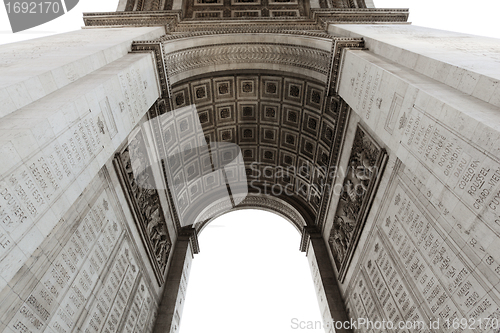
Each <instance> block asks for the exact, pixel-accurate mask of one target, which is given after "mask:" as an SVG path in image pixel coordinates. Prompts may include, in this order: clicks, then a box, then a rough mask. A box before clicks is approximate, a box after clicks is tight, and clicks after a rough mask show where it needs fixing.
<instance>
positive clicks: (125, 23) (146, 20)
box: [83, 11, 181, 32]
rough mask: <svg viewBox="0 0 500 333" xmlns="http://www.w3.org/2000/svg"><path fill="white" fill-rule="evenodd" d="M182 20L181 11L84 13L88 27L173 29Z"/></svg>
mask: <svg viewBox="0 0 500 333" xmlns="http://www.w3.org/2000/svg"><path fill="white" fill-rule="evenodd" d="M180 20H181V11H147V12H104V13H83V22H84V23H85V26H86V27H115V28H118V27H153V26H164V27H165V31H166V32H170V31H173V29H174V28H175V26H176V25H177V23H178V22H179V21H180Z"/></svg>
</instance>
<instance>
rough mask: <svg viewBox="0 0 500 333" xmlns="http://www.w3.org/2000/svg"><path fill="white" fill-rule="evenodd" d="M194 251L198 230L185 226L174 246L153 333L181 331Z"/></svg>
mask: <svg viewBox="0 0 500 333" xmlns="http://www.w3.org/2000/svg"><path fill="white" fill-rule="evenodd" d="M195 243H196V244H195ZM194 253H197V240H196V230H195V229H194V228H191V227H184V228H182V230H181V231H180V233H179V235H178V238H177V242H176V244H175V247H174V252H173V257H172V262H171V264H170V268H169V270H168V274H167V280H166V282H165V283H166V284H165V289H164V291H163V296H162V299H161V303H160V306H159V307H158V317H157V318H156V323H155V327H154V330H153V333H176V332H179V327H180V321H181V318H182V310H183V307H184V300H185V298H186V287H187V283H188V278H189V272H190V270H191V261H192V260H193V254H194Z"/></svg>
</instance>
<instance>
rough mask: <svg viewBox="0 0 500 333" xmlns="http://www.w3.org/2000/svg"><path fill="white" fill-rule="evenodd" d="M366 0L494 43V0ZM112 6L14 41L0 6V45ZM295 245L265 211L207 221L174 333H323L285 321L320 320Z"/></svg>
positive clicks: (112, 4)
mask: <svg viewBox="0 0 500 333" xmlns="http://www.w3.org/2000/svg"><path fill="white" fill-rule="evenodd" d="M374 1H375V5H376V6H377V7H378V8H410V19H409V21H410V22H413V24H415V25H421V26H428V27H432V28H437V29H444V30H453V31H458V32H465V33H471V34H477V35H483V36H489V37H496V38H500V23H499V22H500V20H499V19H498V17H497V16H498V13H500V1H499V0H484V1H476V2H470V1H464V0H432V1H431V0H374ZM117 4H118V1H117V0H112V1H109V0H80V2H79V4H78V5H77V6H76V7H75V8H74V9H73V10H71V11H70V12H68V13H67V14H65V15H63V16H61V17H59V18H57V19H55V20H53V21H51V22H48V23H46V24H43V25H41V26H38V27H35V28H32V29H29V30H26V31H23V32H19V33H16V34H13V33H12V32H11V29H10V25H9V21H8V18H7V14H6V11H5V7H4V6H2V5H0V44H5V43H10V42H15V41H19V40H26V39H31V38H37V37H43V36H47V35H50V34H55V33H60V32H66V31H72V30H77V29H79V28H80V27H81V26H83V20H82V12H99V11H101V12H102V11H115V10H116V6H117ZM0 70H1V69H0ZM299 243H300V236H299V234H298V232H297V231H296V230H295V229H294V227H293V226H292V225H291V224H290V223H288V222H286V221H285V220H283V219H281V218H279V217H277V216H276V215H272V214H270V213H266V212H260V211H252V210H242V211H238V212H234V213H231V214H227V215H224V216H222V217H221V218H219V219H217V220H216V221H214V222H212V223H211V224H210V225H209V226H208V227H207V228H206V229H205V230H204V231H203V232H202V234H201V236H200V247H201V253H200V254H198V255H196V256H195V259H194V261H193V267H192V271H191V276H190V281H189V286H188V291H187V299H186V306H185V308H184V314H183V318H182V325H181V333H205V332H217V333H246V332H249V333H255V332H259V333H267V332H269V333H283V332H311V333H312V332H323V330H320V329H318V330H293V329H291V319H292V318H299V319H300V320H307V321H315V320H320V314H319V309H318V305H317V301H316V295H315V293H314V287H313V283H312V278H311V273H310V271H309V267H308V263H307V259H306V257H305V254H304V253H301V252H299V250H298V247H299ZM195 295H201V296H202V297H201V299H195V298H194V297H195Z"/></svg>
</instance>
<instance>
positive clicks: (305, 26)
mask: <svg viewBox="0 0 500 333" xmlns="http://www.w3.org/2000/svg"><path fill="white" fill-rule="evenodd" d="M213 9H214V8H208V9H207V10H196V11H194V12H191V13H190V14H186V13H183V12H182V11H180V10H165V11H161V10H157V11H127V12H104V13H84V14H83V21H84V23H85V26H86V27H125V26H142V27H144V26H164V27H165V31H166V32H167V33H174V32H175V33H177V32H196V31H210V32H213V31H221V32H227V33H229V32H273V31H274V32H278V31H279V32H282V31H284V30H292V31H293V30H295V31H314V30H319V31H321V30H322V31H325V30H326V29H327V28H328V24H330V23H331V24H341V23H349V24H377V23H391V24H394V23H407V21H408V16H409V11H408V9H400V8H389V9H386V8H313V9H311V10H310V13H309V15H301V14H300V13H301V11H300V10H298V9H295V11H293V10H290V8H286V9H287V10H271V11H268V12H265V13H267V14H270V15H271V16H263V15H262V13H261V12H260V11H255V10H252V8H251V7H250V8H241V7H238V8H237V9H238V10H231V11H230V15H232V16H229V17H223V13H224V10H213ZM217 9H221V8H217ZM242 9H244V10H242ZM294 13H299V15H296V14H294ZM254 14H256V15H254ZM186 15H187V16H186Z"/></svg>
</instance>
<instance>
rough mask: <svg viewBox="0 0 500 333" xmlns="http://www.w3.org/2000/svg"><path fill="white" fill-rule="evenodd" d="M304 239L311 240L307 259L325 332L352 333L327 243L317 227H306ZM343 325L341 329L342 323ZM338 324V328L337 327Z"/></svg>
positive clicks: (308, 245)
mask: <svg viewBox="0 0 500 333" xmlns="http://www.w3.org/2000/svg"><path fill="white" fill-rule="evenodd" d="M303 237H306V238H308V239H309V241H308V244H307V258H308V261H309V266H310V268H311V273H312V276H313V281H314V287H315V290H316V295H317V297H318V303H319V307H320V310H321V315H322V318H323V324H324V327H325V332H328V333H333V332H336V333H343V332H346V333H347V332H352V330H351V329H350V326H349V324H348V323H347V322H348V321H349V317H348V316H347V312H346V308H345V305H344V301H343V299H342V295H341V294H340V290H339V285H338V281H337V277H336V276H335V272H334V270H333V266H332V263H331V262H330V259H329V255H328V248H327V246H326V243H325V241H324V240H323V237H322V235H321V231H319V230H318V229H317V228H316V227H305V228H304V234H303ZM339 322H342V323H343V325H342V327H340V323H339ZM335 323H337V325H339V326H337V328H334V327H335Z"/></svg>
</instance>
